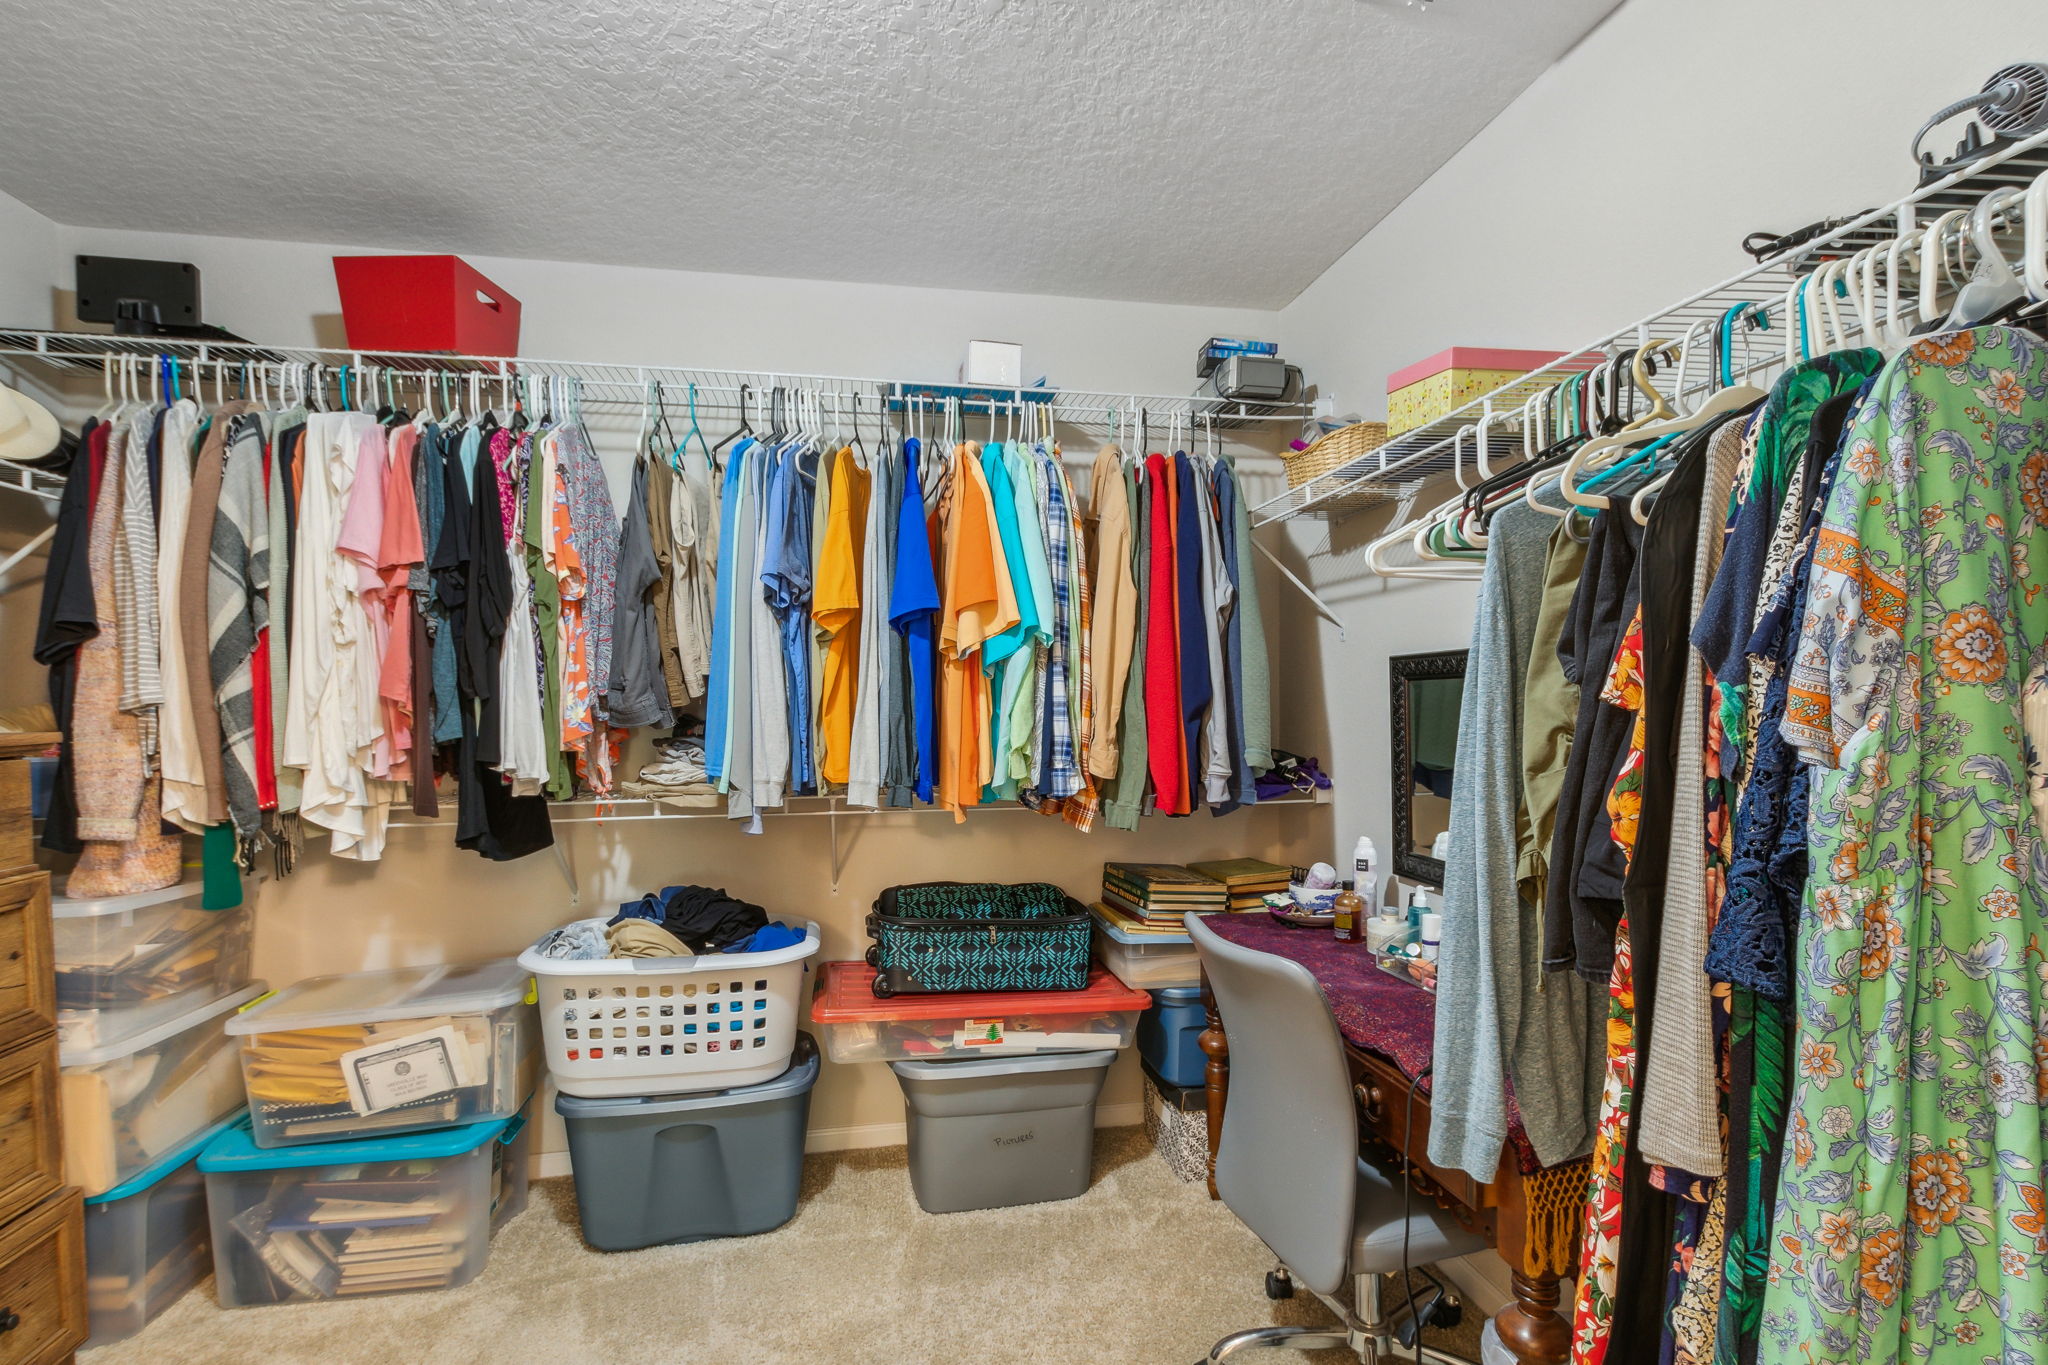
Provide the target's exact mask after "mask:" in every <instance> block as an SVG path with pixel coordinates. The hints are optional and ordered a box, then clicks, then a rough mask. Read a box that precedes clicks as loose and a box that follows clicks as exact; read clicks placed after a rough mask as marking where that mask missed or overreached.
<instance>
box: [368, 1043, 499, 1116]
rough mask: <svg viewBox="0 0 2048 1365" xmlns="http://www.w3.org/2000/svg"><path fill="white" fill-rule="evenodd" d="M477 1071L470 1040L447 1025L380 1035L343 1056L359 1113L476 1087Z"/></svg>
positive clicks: (392, 1107)
mask: <svg viewBox="0 0 2048 1365" xmlns="http://www.w3.org/2000/svg"><path fill="white" fill-rule="evenodd" d="M474 1071H475V1068H474V1067H473V1065H472V1063H471V1058H470V1052H469V1045H468V1043H467V1042H466V1041H465V1040H464V1039H463V1037H462V1036H461V1035H460V1034H458V1033H457V1032H456V1031H455V1029H454V1028H453V1027H452V1026H450V1025H447V1024H443V1025H442V1026H441V1027H439V1028H434V1029H428V1030H426V1031H425V1032H422V1033H408V1034H406V1035H405V1036H403V1037H400V1038H389V1039H385V1038H379V1039H378V1040H377V1041H376V1042H374V1043H372V1044H370V1045H369V1046H368V1047H359V1048H357V1049H356V1050H355V1051H354V1052H344V1053H342V1054H341V1075H342V1079H343V1080H344V1081H345V1082H347V1084H348V1102H349V1106H350V1107H351V1108H353V1109H354V1110H355V1111H356V1112H357V1113H358V1114H375V1113H380V1112H382V1111H383V1110H386V1109H394V1108H396V1107H397V1106H399V1105H401V1104H410V1103H411V1102H412V1101H414V1100H424V1099H431V1098H433V1097H434V1096H435V1095H442V1094H446V1093H447V1092H448V1091H450V1090H455V1089H458V1088H460V1087H463V1086H470V1085H475V1084H477V1083H478V1078H477V1076H476V1075H475V1074H474Z"/></svg>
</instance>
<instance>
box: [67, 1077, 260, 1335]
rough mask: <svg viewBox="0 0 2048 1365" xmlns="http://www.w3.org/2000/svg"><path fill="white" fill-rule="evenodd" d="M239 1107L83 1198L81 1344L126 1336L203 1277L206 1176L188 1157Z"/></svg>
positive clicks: (208, 1261) (207, 1257) (208, 1260)
mask: <svg viewBox="0 0 2048 1365" xmlns="http://www.w3.org/2000/svg"><path fill="white" fill-rule="evenodd" d="M240 1118H241V1113H240V1111H237V1112H235V1113H233V1114H230V1115H229V1116H228V1117H227V1118H225V1119H222V1120H221V1121H220V1122H219V1123H217V1124H215V1125H213V1126H212V1127H210V1128H207V1129H205V1130H204V1131H202V1132H199V1133H195V1134H193V1135H192V1136H191V1137H190V1138H187V1139H186V1140H185V1141H184V1142H181V1143H179V1144H178V1145H177V1146H176V1147H173V1148H172V1149H171V1150H170V1151H168V1152H165V1153H164V1154H163V1155H162V1156H160V1157H158V1158H157V1159H156V1160H154V1161H152V1162H150V1163H149V1164H148V1165H147V1166H144V1167H143V1168H142V1169H141V1170H139V1171H137V1172H136V1173H135V1174H134V1175H132V1176H129V1177H128V1178H127V1179H126V1180H124V1181H122V1182H121V1183H120V1184H118V1185H116V1186H114V1188H112V1189H110V1190H107V1191H104V1192H103V1193H100V1194H96V1195H94V1196H92V1197H91V1198H90V1199H88V1200H86V1201H85V1273H86V1276H87V1278H88V1279H90V1280H91V1281H92V1294H91V1303H90V1305H89V1317H88V1325H89V1327H90V1329H91V1331H92V1336H91V1337H90V1338H88V1339H87V1341H86V1343H85V1344H86V1345H87V1346H107V1345H111V1344H112V1343H114V1342H116V1341H125V1340H127V1339H128V1338H129V1337H132V1336H134V1335H135V1334H136V1333H137V1332H140V1331H141V1330H142V1329H143V1328H144V1327H147V1326H148V1325H149V1324H150V1323H151V1322H152V1321H153V1320H154V1319H155V1318H156V1315H157V1314H159V1313H161V1312H163V1311H164V1309H166V1308H169V1307H170V1306H171V1305H172V1304H174V1303H176V1302H177V1301H178V1299H179V1298H180V1297H181V1296H182V1295H183V1294H184V1293H185V1291H186V1290H188V1289H190V1288H191V1287H192V1286H193V1285H195V1284H198V1283H199V1282H200V1281H201V1280H203V1279H205V1278H206V1272H207V1271H208V1270H210V1269H211V1268H212V1266H213V1255H212V1249H211V1243H210V1242H209V1241H208V1240H207V1235H206V1180H205V1177H203V1176H201V1175H200V1174H199V1167H198V1165H197V1163H196V1160H195V1158H197V1157H198V1155H199V1152H200V1149H202V1148H203V1147H205V1146H206V1144H207V1143H209V1142H211V1141H212V1140H213V1137H214V1135H215V1134H216V1133H219V1132H220V1131H221V1130H222V1129H224V1128H227V1127H229V1126H230V1125H232V1124H234V1123H236V1122H237V1121H239V1120H240Z"/></svg>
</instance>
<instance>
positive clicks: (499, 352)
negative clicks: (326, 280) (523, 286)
mask: <svg viewBox="0 0 2048 1365" xmlns="http://www.w3.org/2000/svg"><path fill="white" fill-rule="evenodd" d="M334 282H335V284H336V285H338V286H339V287H340V289H341V320H342V322H343V323H344V324H345V325H346V326H347V328H348V344H349V348H350V349H351V350H357V351H451V352H455V353H457V354H460V355H485V356H511V355H517V354H519V300H518V299H515V298H513V297H512V296H511V295H510V294H508V293H506V292H505V291H504V290H502V289H500V288H499V287H498V286H497V285H495V284H493V283H491V281H490V280H489V279H487V278H486V277H485V276H484V274H483V272H482V271H480V270H478V269H477V268H476V267H475V266H473V265H471V264H470V263H469V262H467V261H465V260H463V259H462V258H461V257H460V256H336V257H335V258H334Z"/></svg>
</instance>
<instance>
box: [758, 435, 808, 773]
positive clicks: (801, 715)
mask: <svg viewBox="0 0 2048 1365" xmlns="http://www.w3.org/2000/svg"><path fill="white" fill-rule="evenodd" d="M806 465H808V468H806V467H805V466H806ZM817 467H818V457H817V456H816V455H815V454H796V453H791V454H788V455H785V456H783V457H782V458H781V459H779V460H777V461H776V462H775V467H774V469H773V470H771V471H770V473H769V476H768V477H769V483H768V492H767V494H766V495H765V497H764V498H763V499H762V505H761V512H762V516H763V518H764V520H763V522H762V532H761V587H762V590H763V591H764V592H765V593H766V594H767V597H768V606H769V607H770V609H772V610H773V611H774V613H775V619H776V621H777V622H778V623H779V624H780V625H781V627H782V666H783V676H784V678H785V679H786V680H787V682H788V687H789V699H788V700H789V790H790V794H791V795H793V796H804V795H808V794H810V793H813V792H815V791H816V790H817V781H816V778H815V776H814V775H813V773H812V771H811V647H810V641H809V640H808V639H807V638H805V637H806V632H807V631H808V629H809V626H810V620H811V513H812V498H813V496H814V494H815V489H814V486H813V483H812V480H813V479H814V478H815V477H816V471H817Z"/></svg>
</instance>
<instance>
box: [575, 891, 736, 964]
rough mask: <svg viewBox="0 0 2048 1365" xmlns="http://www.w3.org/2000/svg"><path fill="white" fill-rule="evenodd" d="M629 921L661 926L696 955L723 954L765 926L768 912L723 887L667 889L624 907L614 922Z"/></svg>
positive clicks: (622, 906)
mask: <svg viewBox="0 0 2048 1365" xmlns="http://www.w3.org/2000/svg"><path fill="white" fill-rule="evenodd" d="M629 919H640V920H649V921H651V922H653V923H655V924H659V925H660V926H661V927H662V928H664V929H666V930H668V931H669V932H670V933H671V934H674V935H675V936H676V937H677V938H679V939H681V940H682V941H683V942H684V943H686V944H688V945H689V947H690V951H691V952H693V953H722V952H724V951H726V949H727V948H729V947H730V946H731V945H732V944H735V943H738V942H740V941H742V940H744V939H747V938H749V937H751V936H752V935H753V934H754V933H755V932H756V931H758V930H759V929H761V928H762V927H763V926H765V925H766V924H767V923H768V912H767V911H766V910H763V909H762V908H761V907H760V906H758V905H754V904H751V903H750V902H747V901H743V900H740V899H738V898H737V897H735V896H731V895H728V894H727V893H726V891H725V890H724V888H722V887H720V888H716V889H714V888H712V887H708V886H664V887H663V888H662V889H661V890H659V891H655V892H651V893H649V894H648V895H645V896H642V897H641V898H640V899H639V900H636V901H628V902H627V903H625V904H624V905H621V906H620V907H619V913H618V914H617V915H615V916H613V917H612V923H613V924H617V923H618V922H619V921H620V920H629Z"/></svg>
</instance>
